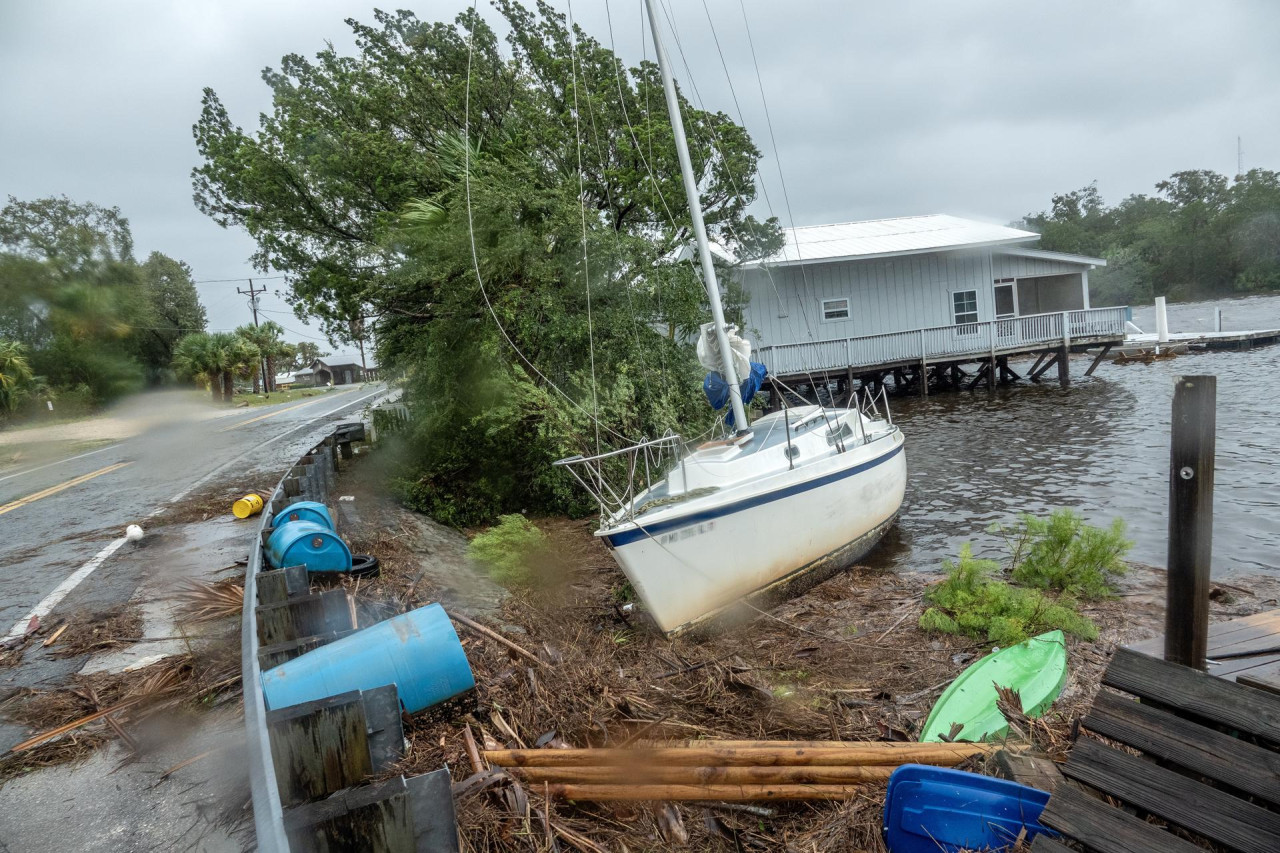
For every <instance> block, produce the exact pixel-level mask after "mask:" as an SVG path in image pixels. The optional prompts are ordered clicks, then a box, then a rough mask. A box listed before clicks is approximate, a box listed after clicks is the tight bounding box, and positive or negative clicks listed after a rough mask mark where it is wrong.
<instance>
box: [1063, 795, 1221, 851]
mask: <svg viewBox="0 0 1280 853" xmlns="http://www.w3.org/2000/svg"><path fill="white" fill-rule="evenodd" d="M1040 823H1042V824H1044V825H1045V826H1048V827H1051V828H1053V829H1056V830H1058V831H1059V832H1061V833H1063V834H1064V835H1069V836H1071V837H1072V838H1074V839H1076V840H1077V841H1080V842H1081V843H1083V844H1084V845H1085V846H1086V847H1088V848H1089V849H1090V850H1096V851H1097V853H1204V851H1203V850H1202V849H1201V848H1199V847H1197V846H1196V845H1194V844H1192V843H1191V842H1189V841H1184V840H1183V839H1181V838H1179V837H1178V836H1176V835H1174V834H1172V833H1169V832H1165V831H1164V830H1162V829H1160V828H1159V827H1157V826H1153V825H1152V824H1149V823H1147V822H1146V821H1144V820H1139V819H1138V818H1136V817H1134V816H1133V815H1131V814H1129V813H1127V812H1123V811H1121V810H1120V809H1117V808H1114V807H1112V806H1109V805H1107V804H1106V803H1104V802H1102V801H1101V800H1096V799H1094V798H1093V797H1090V796H1088V795H1087V794H1085V793H1084V792H1082V791H1080V790H1078V789H1076V788H1073V787H1072V786H1071V785H1060V786H1059V787H1058V790H1057V792H1056V793H1054V795H1053V797H1052V798H1050V800H1049V804H1048V805H1047V806H1045V809H1044V811H1043V812H1042V813H1041V815H1040Z"/></svg>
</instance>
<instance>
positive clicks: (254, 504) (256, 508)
mask: <svg viewBox="0 0 1280 853" xmlns="http://www.w3.org/2000/svg"><path fill="white" fill-rule="evenodd" d="M231 512H232V513H233V514H234V515H235V517H236V518H248V517H249V516H251V515H257V514H258V513H260V512H262V498H261V497H259V496H258V495H253V494H249V495H245V496H244V497H242V498H241V499H240V500H238V501H236V502H235V503H233V504H232V505H231Z"/></svg>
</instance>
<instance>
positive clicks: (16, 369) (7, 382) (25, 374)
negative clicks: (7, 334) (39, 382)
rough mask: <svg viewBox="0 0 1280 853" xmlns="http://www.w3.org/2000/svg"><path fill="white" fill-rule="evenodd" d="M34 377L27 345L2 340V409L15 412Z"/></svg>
mask: <svg viewBox="0 0 1280 853" xmlns="http://www.w3.org/2000/svg"><path fill="white" fill-rule="evenodd" d="M33 378H34V374H32V372H31V365H30V364H29V363H28V361H27V349H26V347H24V346H23V345H22V344H20V343H18V342H17V341H0V411H3V412H6V413H7V414H13V412H14V410H15V409H16V408H17V407H18V404H19V403H21V402H22V399H23V397H24V396H25V393H26V389H27V386H28V385H29V384H30V382H31V380H32V379H33Z"/></svg>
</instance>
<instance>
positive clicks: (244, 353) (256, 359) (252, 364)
mask: <svg viewBox="0 0 1280 853" xmlns="http://www.w3.org/2000/svg"><path fill="white" fill-rule="evenodd" d="M214 338H215V339H216V340H219V341H220V342H221V343H222V344H223V346H224V349H225V352H226V361H225V362H224V364H223V372H222V398H223V399H224V400H226V401H227V402H228V403H230V402H231V397H232V395H233V394H234V393H235V379H236V377H240V378H241V379H250V378H252V379H253V380H254V386H255V387H256V386H257V379H258V374H259V372H260V371H261V369H262V351H261V350H259V349H258V347H257V345H256V344H254V343H253V342H252V341H249V340H246V339H244V338H242V337H240V336H239V335H233V334H231V333H229V332H218V333H217V334H215V335H214Z"/></svg>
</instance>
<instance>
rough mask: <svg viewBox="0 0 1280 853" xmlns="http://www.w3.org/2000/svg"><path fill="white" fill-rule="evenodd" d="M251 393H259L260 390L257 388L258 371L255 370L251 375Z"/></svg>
mask: <svg viewBox="0 0 1280 853" xmlns="http://www.w3.org/2000/svg"><path fill="white" fill-rule="evenodd" d="M253 393H254V394H258V393H261V389H260V388H259V386H258V371H256V370H255V371H254V373H253Z"/></svg>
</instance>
